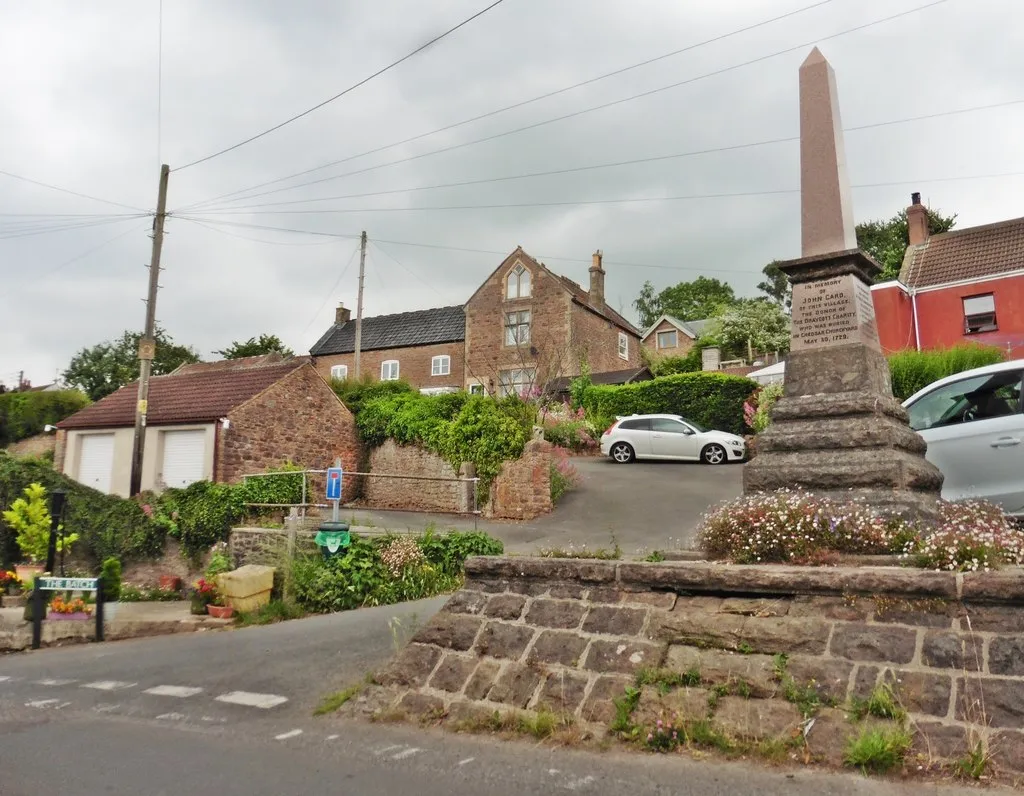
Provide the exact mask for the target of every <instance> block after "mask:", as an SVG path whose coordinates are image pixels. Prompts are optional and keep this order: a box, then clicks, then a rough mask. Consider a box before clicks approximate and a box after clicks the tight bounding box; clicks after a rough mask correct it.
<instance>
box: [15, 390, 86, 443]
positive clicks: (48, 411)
mask: <svg viewBox="0 0 1024 796" xmlns="http://www.w3.org/2000/svg"><path fill="white" fill-rule="evenodd" d="M88 404H89V399H88V398H87V397H86V395H85V393H81V392H79V391H78V390H56V391H54V392H5V393H0V447H3V446H5V445H10V444H11V443H13V442H18V441H19V440H23V439H27V438H28V437H33V436H35V435H36V434H42V433H43V427H44V426H46V425H55V424H56V423H59V422H60V421H61V420H63V419H64V418H66V417H70V416H71V415H73V414H74V413H75V412H77V411H78V410H79V409H82V408H83V407H85V406H88Z"/></svg>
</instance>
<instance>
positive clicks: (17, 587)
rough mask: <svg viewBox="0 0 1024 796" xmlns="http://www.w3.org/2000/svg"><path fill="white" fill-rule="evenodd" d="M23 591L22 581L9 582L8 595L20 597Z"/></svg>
mask: <svg viewBox="0 0 1024 796" xmlns="http://www.w3.org/2000/svg"><path fill="white" fill-rule="evenodd" d="M21 592H22V588H21V584H20V583H8V584H7V596H8V597H20V596H21Z"/></svg>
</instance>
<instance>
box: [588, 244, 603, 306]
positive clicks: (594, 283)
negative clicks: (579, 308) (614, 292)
mask: <svg viewBox="0 0 1024 796" xmlns="http://www.w3.org/2000/svg"><path fill="white" fill-rule="evenodd" d="M602 256H603V255H602V254H601V250H600V249H598V250H597V251H596V252H594V263H593V265H591V266H590V303H591V304H594V305H595V306H597V307H603V306H604V267H603V266H602V265H601V258H602Z"/></svg>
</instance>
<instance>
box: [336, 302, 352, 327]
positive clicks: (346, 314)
mask: <svg viewBox="0 0 1024 796" xmlns="http://www.w3.org/2000/svg"><path fill="white" fill-rule="evenodd" d="M350 320H352V310H350V309H349V308H348V307H346V306H345V305H344V304H342V303H341V302H340V301H339V302H338V309H336V310H335V311H334V322H335V323H336V324H337V325H338V326H341V325H342V324H343V323H348V322H349V321H350Z"/></svg>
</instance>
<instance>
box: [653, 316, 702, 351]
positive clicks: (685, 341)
mask: <svg viewBox="0 0 1024 796" xmlns="http://www.w3.org/2000/svg"><path fill="white" fill-rule="evenodd" d="M658 332H675V333H676V347H675V348H658ZM693 343H694V340H693V338H692V337H690V335H688V334H684V333H683V332H680V331H679V330H678V329H677V328H676V327H675V326H673V325H672V324H671V323H669V322H668V321H662V322H661V323H659V324H658V326H657V328H656V329H654V330H653V331H652V332H651V333H650V335H648V337H647V338H646V339H645V340H644V347H645V348H648V349H650V350H651V351H652V352H654V353H656V354H660V355H661V356H664V357H682V356H686V354H687V353H688V352H689V350H690V349H691V348H693Z"/></svg>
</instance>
